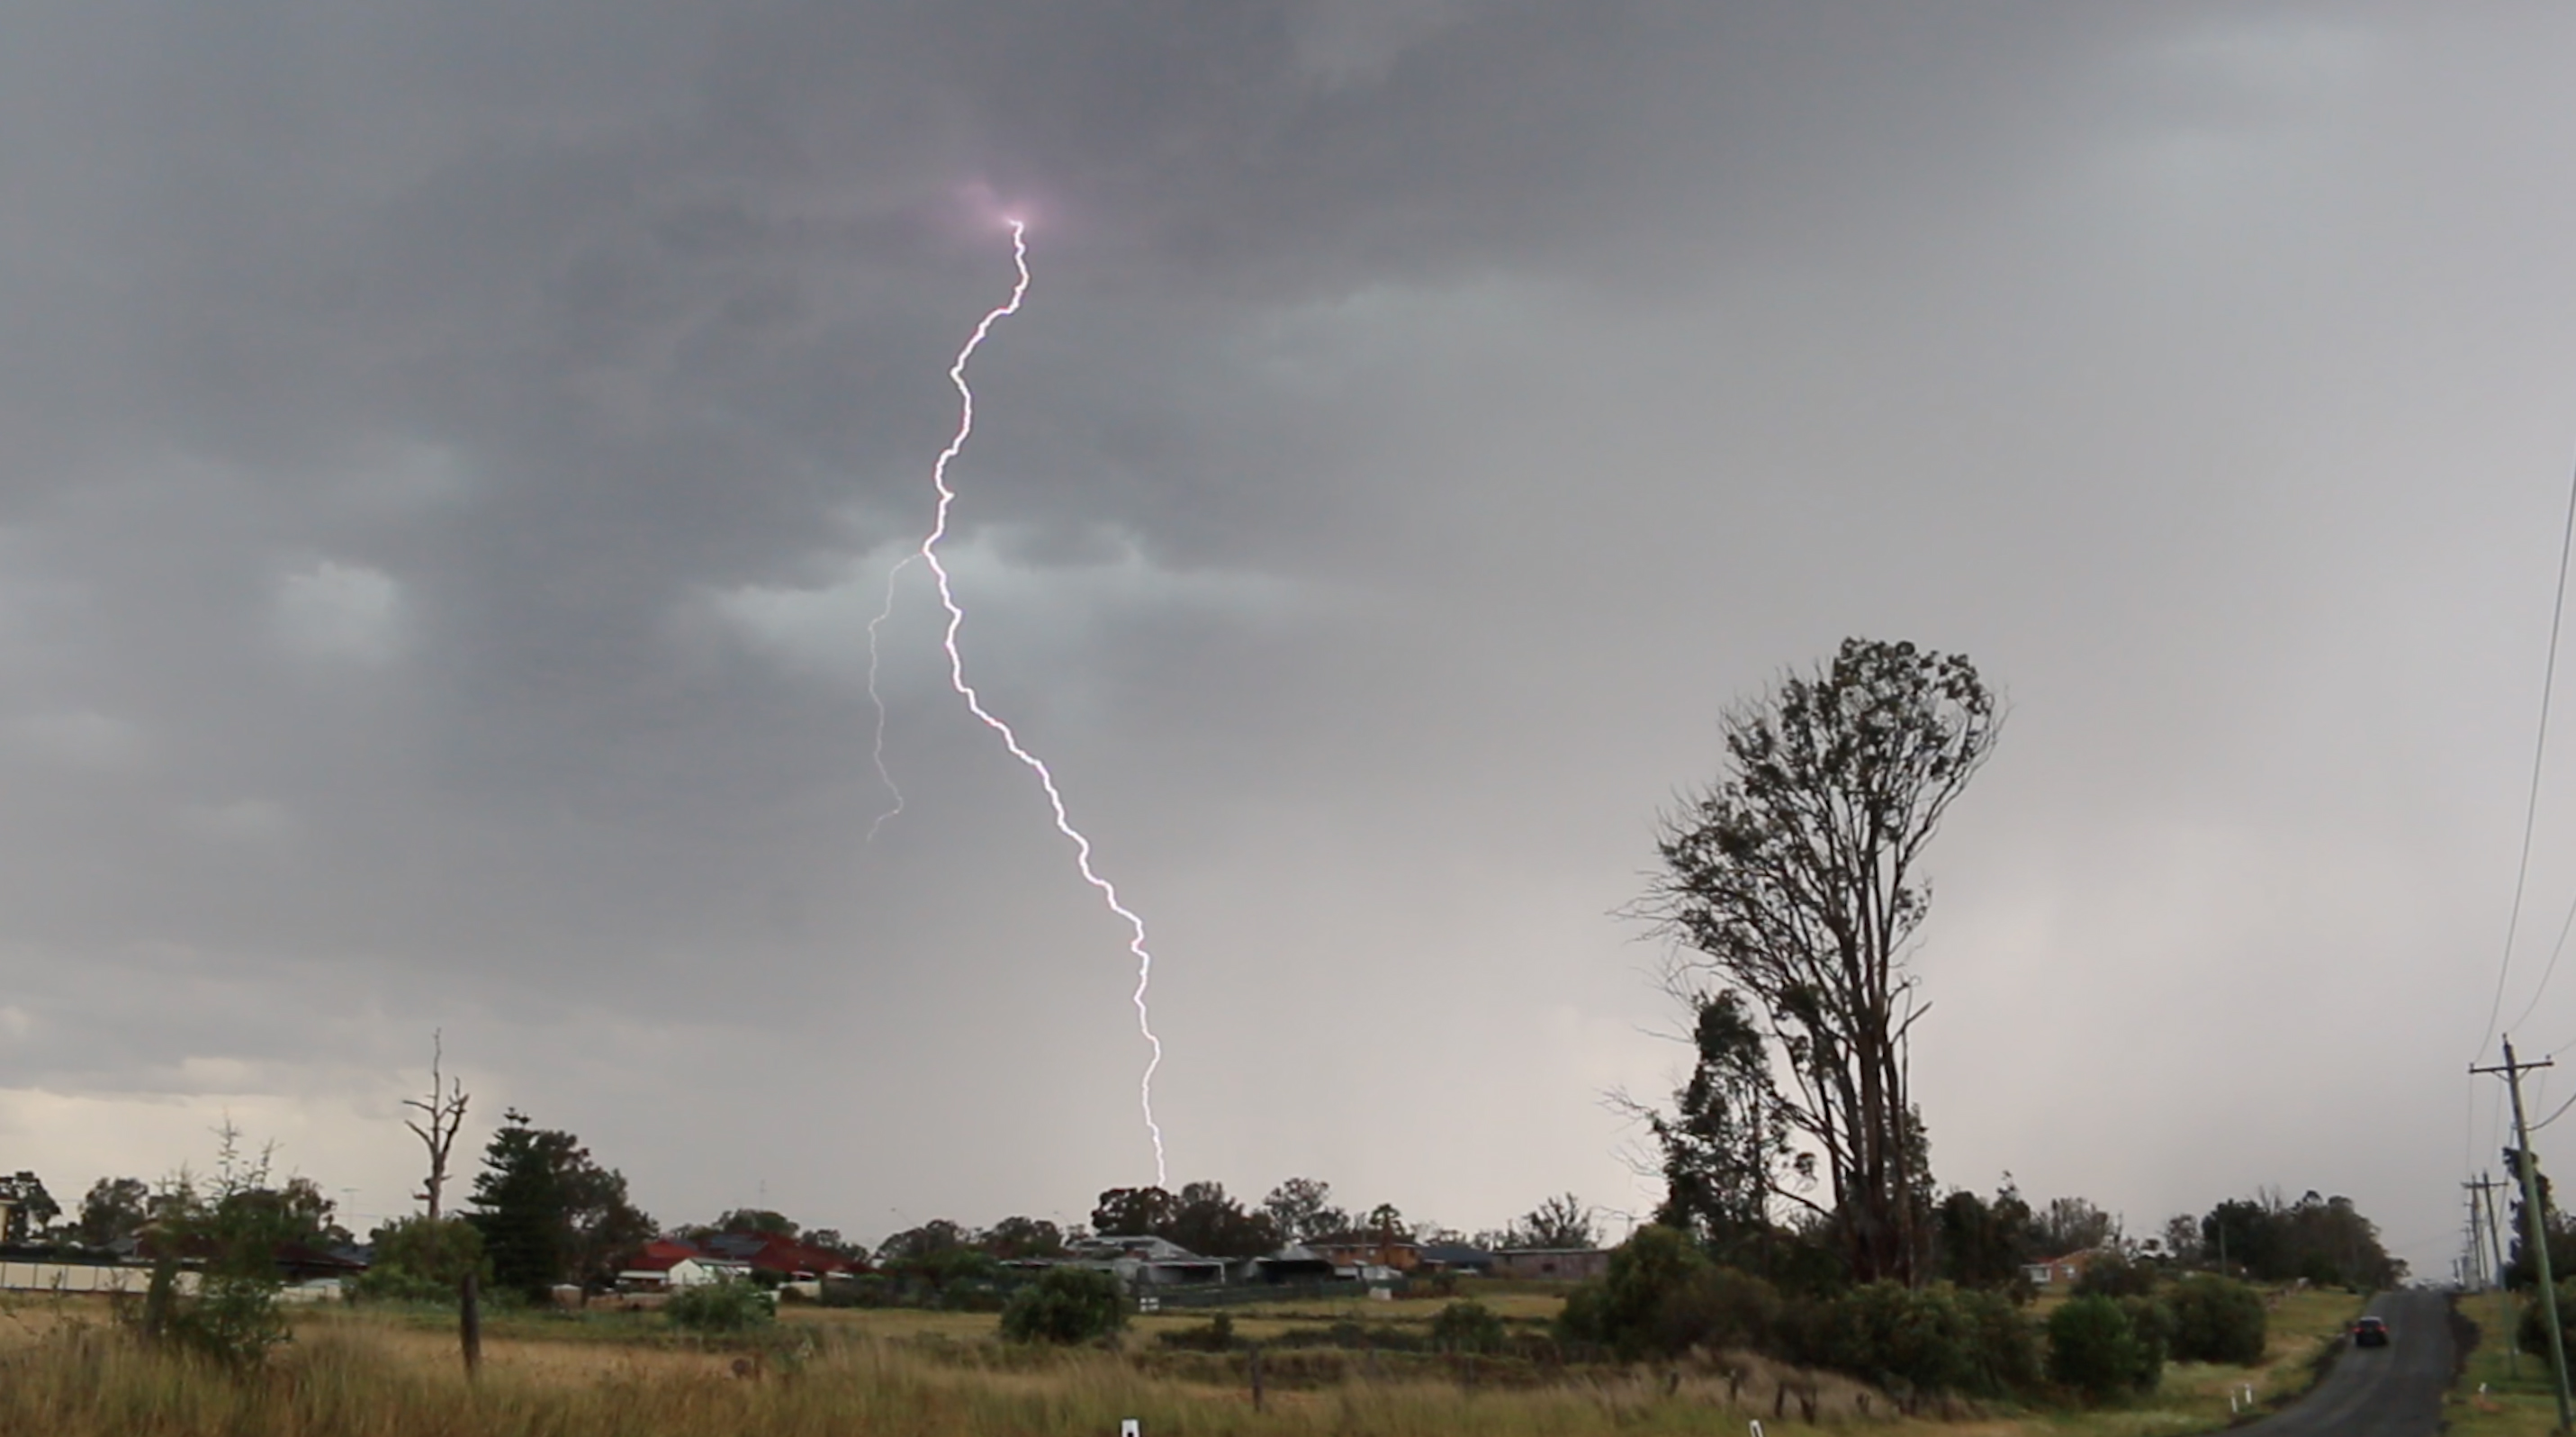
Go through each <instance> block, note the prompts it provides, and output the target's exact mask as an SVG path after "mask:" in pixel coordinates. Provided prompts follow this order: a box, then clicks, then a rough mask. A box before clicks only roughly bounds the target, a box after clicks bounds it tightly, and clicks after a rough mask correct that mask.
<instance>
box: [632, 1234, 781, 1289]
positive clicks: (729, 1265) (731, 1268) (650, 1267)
mask: <svg viewBox="0 0 2576 1437" xmlns="http://www.w3.org/2000/svg"><path fill="white" fill-rule="evenodd" d="M750 1276H751V1264H749V1263H747V1262H742V1261H738V1260H736V1259H733V1258H725V1257H717V1256H715V1255H714V1254H713V1253H706V1252H700V1251H699V1250H698V1249H697V1248H695V1247H693V1246H691V1245H690V1244H688V1243H685V1242H682V1241H680V1240H679V1239H678V1238H670V1237H657V1238H655V1239H653V1240H652V1241H651V1242H648V1243H646V1244H644V1250H643V1251H641V1252H638V1253H637V1254H635V1256H633V1257H631V1258H629V1259H627V1262H626V1265H625V1266H624V1267H622V1268H620V1269H618V1272H617V1287H618V1290H619V1291H621V1292H671V1291H675V1290H677V1289H679V1288H683V1287H703V1286H705V1285H707V1284H708V1283H713V1282H738V1281H745V1280H748V1279H749V1278H750Z"/></svg>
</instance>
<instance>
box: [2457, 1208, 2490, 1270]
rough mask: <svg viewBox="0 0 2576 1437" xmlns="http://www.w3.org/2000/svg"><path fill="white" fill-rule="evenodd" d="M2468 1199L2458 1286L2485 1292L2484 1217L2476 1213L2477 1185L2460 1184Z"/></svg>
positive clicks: (2485, 1238) (2485, 1246) (2485, 1240)
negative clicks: (2466, 1238)
mask: <svg viewBox="0 0 2576 1437" xmlns="http://www.w3.org/2000/svg"><path fill="white" fill-rule="evenodd" d="M2460 1187H2461V1189H2462V1190H2463V1191H2465V1192H2466V1193H2467V1194H2468V1197H2469V1246H2468V1250H2467V1252H2466V1253H2464V1254H2463V1255H2462V1256H2461V1258H2460V1286H2461V1288H2462V1289H2463V1290H2465V1291H2469V1292H2484V1291H2486V1290H2487V1234H2486V1218H2485V1215H2484V1214H2482V1213H2480V1212H2479V1211H2478V1185H2477V1184H2476V1183H2462V1184H2460Z"/></svg>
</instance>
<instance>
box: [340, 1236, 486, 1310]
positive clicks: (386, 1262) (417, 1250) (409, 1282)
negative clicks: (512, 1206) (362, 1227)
mask: <svg viewBox="0 0 2576 1437" xmlns="http://www.w3.org/2000/svg"><path fill="white" fill-rule="evenodd" d="M371 1241H372V1242H373V1244H374V1249H375V1256H374V1259H373V1260H372V1262H370V1264H369V1265H368V1267H367V1270H366V1272H364V1273H363V1274H361V1275H360V1276H359V1278H358V1282H357V1290H358V1295H359V1296H360V1297H373V1298H386V1299H393V1300H396V1301H403V1302H443V1303H447V1304H449V1305H451V1306H453V1305H454V1304H455V1302H456V1301H457V1295H458V1289H459V1288H460V1287H462V1286H463V1284H464V1281H465V1274H467V1273H469V1272H479V1273H480V1274H481V1275H482V1282H483V1286H485V1287H487V1288H488V1287H490V1286H491V1285H492V1265H491V1264H490V1263H488V1262H486V1261H484V1258H483V1233H482V1231H481V1230H480V1229H478V1228H476V1227H475V1226H474V1224H472V1223H470V1222H467V1221H466V1220H464V1219H463V1218H455V1217H447V1218H438V1219H436V1220H432V1219H430V1218H427V1217H407V1218H400V1219H397V1220H395V1221H393V1222H389V1223H387V1224H385V1225H384V1226H382V1227H380V1228H377V1229H376V1230H375V1232H374V1233H373V1234H372V1235H371Z"/></svg>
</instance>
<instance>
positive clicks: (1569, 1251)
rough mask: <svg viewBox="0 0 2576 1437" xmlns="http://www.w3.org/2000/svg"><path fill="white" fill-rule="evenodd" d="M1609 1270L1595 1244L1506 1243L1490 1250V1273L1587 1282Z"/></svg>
mask: <svg viewBox="0 0 2576 1437" xmlns="http://www.w3.org/2000/svg"><path fill="white" fill-rule="evenodd" d="M1609 1271H1610V1253H1609V1250H1608V1249H1607V1248H1598V1247H1507V1248H1504V1249H1503V1250H1502V1251H1500V1252H1497V1253H1495V1254H1494V1266H1493V1275H1494V1276H1496V1277H1517V1278H1522V1279H1538V1280H1541V1281H1548V1282H1587V1281H1590V1280H1591V1279H1593V1278H1596V1277H1601V1276H1605V1275H1606V1274H1608V1272H1609Z"/></svg>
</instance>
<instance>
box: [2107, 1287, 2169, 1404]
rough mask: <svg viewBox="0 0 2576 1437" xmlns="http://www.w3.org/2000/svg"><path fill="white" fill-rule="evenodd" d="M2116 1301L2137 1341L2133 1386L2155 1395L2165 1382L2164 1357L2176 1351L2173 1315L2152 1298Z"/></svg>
mask: <svg viewBox="0 0 2576 1437" xmlns="http://www.w3.org/2000/svg"><path fill="white" fill-rule="evenodd" d="M2117 1301H2118V1302H2119V1304H2120V1314H2121V1315H2122V1316H2124V1317H2126V1318H2128V1319H2129V1331H2130V1332H2131V1333H2132V1334H2134V1335H2135V1336H2136V1337H2137V1339H2138V1366H2137V1370H2136V1372H2135V1373H2134V1374H2133V1375H2132V1377H2131V1379H2130V1383H2131V1385H2132V1386H2134V1387H2136V1388H2137V1389H2138V1390H2139V1391H2140V1392H2153V1391H2155V1390H2156V1386H2157V1384H2158V1383H2161V1382H2162V1381H2164V1376H2165V1354H2166V1353H2168V1352H2170V1351H2172V1350H2173V1334H2174V1319H2173V1312H2172V1311H2171V1310H2170V1309H2168V1308H2167V1307H2166V1306H2165V1305H2164V1304H2163V1303H2161V1302H2159V1301H2157V1300H2156V1299H2154V1298H2152V1297H2123V1298H2119V1299H2117Z"/></svg>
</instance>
